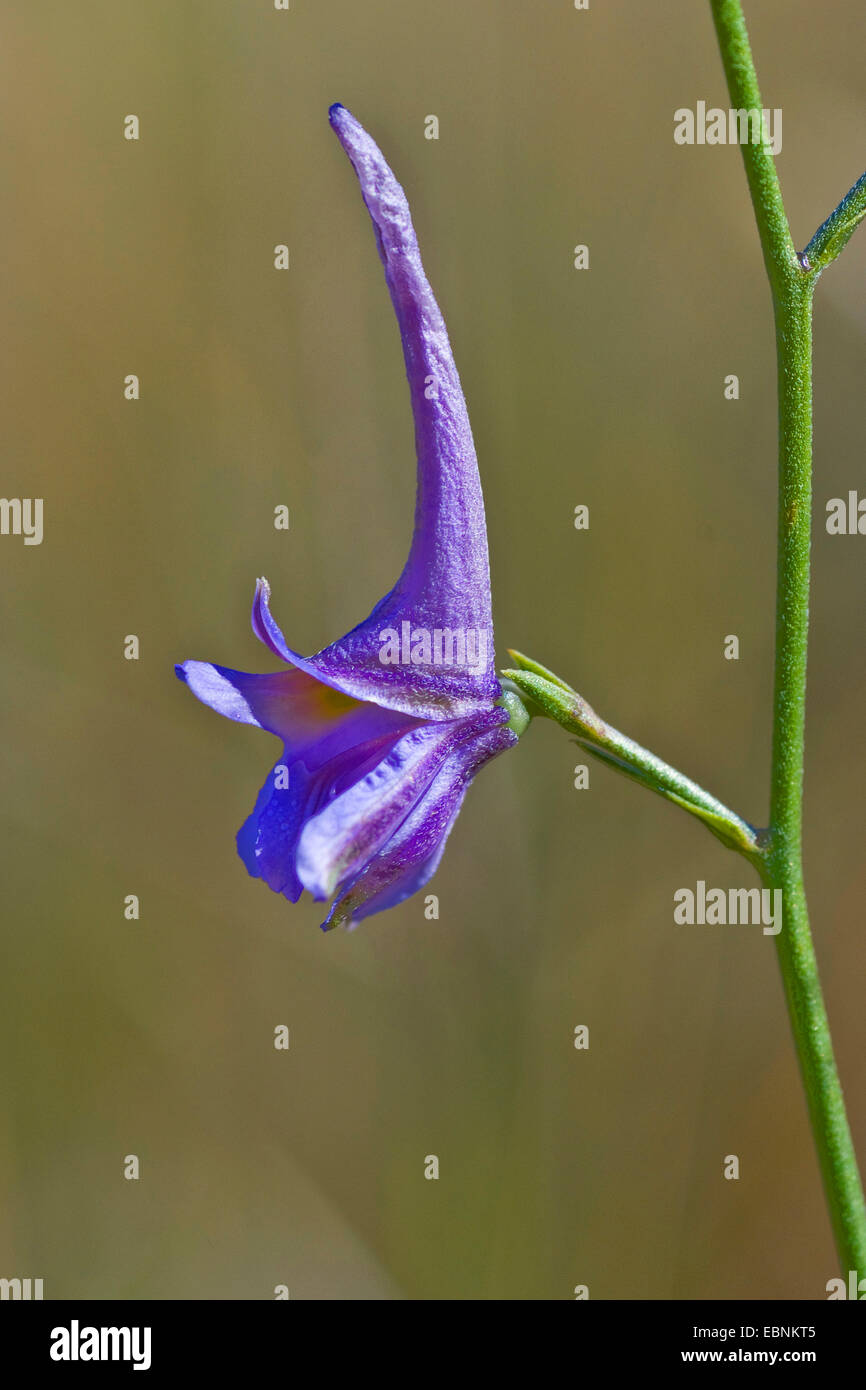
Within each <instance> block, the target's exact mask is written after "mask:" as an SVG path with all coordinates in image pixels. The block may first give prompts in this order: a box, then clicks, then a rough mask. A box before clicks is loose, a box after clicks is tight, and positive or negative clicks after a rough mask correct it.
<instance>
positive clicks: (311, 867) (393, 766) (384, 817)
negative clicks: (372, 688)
mask: <svg viewBox="0 0 866 1390" xmlns="http://www.w3.org/2000/svg"><path fill="white" fill-rule="evenodd" d="M505 720H507V714H506V713H505V711H504V710H502V709H499V708H497V709H491V710H488V711H486V712H485V713H484V714H483V715H481V716H477V717H475V718H473V719H464V720H451V721H449V722H448V723H438V724H434V723H430V724H425V725H423V726H422V727H421V728H419V729H413V730H412V731H411V732H410V733H408V734H404V736H403V737H402V738H401V739H400V740H399V742H398V743H396V744H395V745H394V746H393V747H392V748H391V749H390V751H389V753H388V755H387V757H385V758H383V759H382V760H381V762H379V763H378V764H377V765H376V766H375V767H374V768H373V769H372V771H370V772H368V773H367V775H366V777H363V778H361V779H360V780H358V781H356V782H355V783H354V784H353V785H352V786H351V787H350V788H349V789H348V790H347V791H344V792H343V793H342V794H340V795H338V796H335V797H334V798H333V799H331V800H330V801H328V802H327V804H326V805H325V806H324V807H323V809H322V810H321V811H319V812H318V814H317V815H315V816H313V817H312V818H311V819H310V820H309V821H308V823H307V825H306V826H305V827H304V831H303V834H302V835H301V838H300V842H299V844H298V855H297V870H298V876H299V878H300V880H301V882H302V883H303V885H304V887H305V888H307V889H308V890H309V891H310V893H312V895H313V897H314V898H318V899H319V900H322V899H325V898H330V897H332V896H333V894H334V893H335V892H336V891H338V890H340V889H342V888H343V886H344V885H345V884H346V883H348V882H350V881H351V880H353V879H354V878H356V877H357V876H358V874H359V873H360V872H361V870H362V869H363V868H364V867H365V865H366V864H367V863H369V861H370V860H371V859H372V857H373V856H374V855H375V854H376V853H378V851H379V850H380V849H381V848H382V846H383V845H384V844H386V842H387V841H388V840H389V839H390V838H391V837H392V835H393V834H394V832H395V831H396V829H397V828H398V826H399V825H400V824H401V822H402V821H404V820H405V819H406V817H407V815H408V814H409V812H410V811H411V810H412V808H413V806H415V805H416V803H417V802H418V801H419V800H420V799H421V797H423V796H424V794H425V792H426V791H427V789H428V788H429V786H430V784H431V783H432V781H433V779H434V777H435V776H436V774H437V773H438V771H439V770H440V768H441V767H442V764H443V763H444V761H445V759H446V758H447V757H448V756H449V755H450V754H451V753H452V752H453V751H454V750H455V749H456V748H457V747H459V746H460V745H461V744H463V743H466V742H467V741H468V740H470V739H472V738H474V737H476V736H477V735H478V734H479V733H483V732H485V731H486V730H489V729H491V728H496V727H497V726H498V725H499V724H501V723H503V722H504V721H505Z"/></svg>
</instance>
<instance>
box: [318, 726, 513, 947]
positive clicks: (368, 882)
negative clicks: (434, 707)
mask: <svg viewBox="0 0 866 1390" xmlns="http://www.w3.org/2000/svg"><path fill="white" fill-rule="evenodd" d="M516 741H517V736H516V735H515V734H514V733H512V731H511V730H510V729H509V728H508V727H507V725H501V726H500V727H499V728H495V729H492V730H489V731H488V732H486V733H483V734H477V735H475V736H474V737H473V738H470V739H469V740H467V741H466V742H465V743H462V744H460V745H459V746H458V747H457V748H455V749H454V750H453V751H452V752H451V753H450V755H449V756H448V757H447V758H446V760H445V762H444V764H443V765H442V767H441V769H440V771H439V772H438V773H437V775H436V777H435V778H434V779H433V782H432V784H431V785H430V787H429V788H428V790H427V792H426V794H425V795H424V796H423V797H422V798H421V799H420V801H418V802H417V803H416V805H415V807H414V808H413V810H412V811H411V812H410V814H409V815H408V816H407V817H406V819H405V820H404V821H403V822H402V824H401V825H400V826H399V827H398V829H397V830H396V831H395V833H394V834H393V835H392V837H391V839H390V840H388V842H387V843H386V844H385V845H384V847H383V848H382V849H381V850H380V852H379V853H378V854H377V855H376V856H375V857H374V858H373V859H372V860H371V861H370V862H369V864H367V866H366V868H364V869H362V871H361V872H360V873H359V874H358V876H357V877H356V878H355V879H354V880H353V881H352V882H351V883H350V884H349V886H348V887H347V888H346V889H345V891H344V892H343V893H342V896H341V897H339V898H338V899H337V901H336V902H335V903H334V905H333V907H332V908H331V911H330V912H329V914H328V916H327V918H326V920H325V921H324V922H323V923H322V927H323V930H325V931H328V930H330V929H331V928H332V927H337V926H344V927H352V926H354V925H355V924H356V923H358V922H360V921H361V920H362V919H363V918H364V917H370V916H372V914H373V913H376V912H382V911H384V909H385V908H388V907H393V906H394V905H395V904H396V903H399V902H402V901H403V900H404V899H405V898H408V897H410V896H411V895H412V894H413V893H415V892H417V891H418V889H419V888H422V887H423V886H424V884H425V883H427V882H428V881H429V880H430V879H431V878H432V876H433V874H434V873H435V872H436V869H437V867H438V865H439V861H440V859H441V858H442V852H443V850H444V848H445V842H446V840H447V839H448V836H449V834H450V832H451V828H452V826H453V825H454V822H455V820H456V819H457V815H458V813H459V811H460V807H461V804H462V802H463V797H464V796H465V794H466V789H467V787H468V786H469V783H470V782H471V781H472V778H473V777H474V776H475V774H476V773H477V772H478V771H479V769H480V768H481V767H483V766H484V764H485V763H486V762H489V761H490V759H491V758H495V757H496V756H497V754H499V753H502V752H504V750H505V749H506V748H510V747H512V745H513V744H514V743H516Z"/></svg>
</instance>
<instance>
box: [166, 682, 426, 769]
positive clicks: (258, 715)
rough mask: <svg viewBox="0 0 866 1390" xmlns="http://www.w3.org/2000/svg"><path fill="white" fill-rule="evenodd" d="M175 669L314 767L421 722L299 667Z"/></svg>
mask: <svg viewBox="0 0 866 1390" xmlns="http://www.w3.org/2000/svg"><path fill="white" fill-rule="evenodd" d="M175 669H176V671H177V674H178V676H179V677H180V679H181V680H183V681H185V682H186V684H187V685H188V686H189V688H190V690H191V691H192V693H193V694H194V695H195V696H196V697H197V698H198V699H199V700H201V701H202V703H203V704H206V705H209V706H210V707H211V709H214V710H216V711H217V713H218V714H222V715H225V717H226V718H227V719H234V720H236V721H238V722H239V723H242V724H253V725H255V726H256V727H258V728H261V729H266V730H267V731H268V733H272V734H276V735H277V736H278V737H279V738H281V739H282V740H283V742H284V743H285V745H286V751H287V755H288V757H289V760H290V761H291V760H293V759H294V758H301V757H302V758H303V759H304V760H305V762H306V764H307V766H308V767H309V768H311V769H313V768H317V767H320V766H321V765H322V764H323V763H326V762H328V761H329V760H330V759H332V758H334V757H335V756H337V755H338V754H340V753H342V752H343V751H344V750H345V749H347V748H351V747H354V746H356V745H360V744H366V743H369V742H370V741H371V740H374V739H375V740H382V739H387V740H391V741H393V740H394V739H396V738H398V737H399V736H400V735H401V734H402V733H405V732H406V731H407V730H408V729H411V728H415V727H417V726H418V723H419V721H417V720H415V719H412V718H409V717H408V716H406V715H403V714H399V713H397V712H396V711H394V710H388V709H384V708H382V707H380V706H378V705H371V704H362V703H360V702H359V701H358V700H353V699H351V698H350V697H349V696H347V695H344V694H342V693H341V692H340V691H338V690H336V689H334V688H333V687H332V686H330V685H324V684H323V683H322V682H321V681H318V680H316V679H315V678H314V677H312V676H309V675H307V674H306V673H305V672H304V671H301V670H297V669H292V670H288V671H278V672H276V673H274V674H270V675H251V674H248V673H247V672H246V671H233V670H231V669H230V668H229V667H228V666H215V665H212V664H211V663H210V662H208V661H185V662H184V663H183V664H182V665H181V666H177V667H176V668H175Z"/></svg>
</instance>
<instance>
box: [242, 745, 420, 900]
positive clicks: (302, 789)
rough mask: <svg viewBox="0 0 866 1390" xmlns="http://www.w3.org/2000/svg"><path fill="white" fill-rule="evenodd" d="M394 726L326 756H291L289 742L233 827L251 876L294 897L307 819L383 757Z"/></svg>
mask: <svg viewBox="0 0 866 1390" xmlns="http://www.w3.org/2000/svg"><path fill="white" fill-rule="evenodd" d="M398 737H399V735H398V734H396V733H394V732H393V731H391V732H387V733H383V732H379V733H378V735H376V736H374V737H372V738H370V739H368V740H367V741H366V742H363V743H354V744H352V745H351V746H347V747H345V748H343V749H342V750H340V751H339V752H337V753H335V755H334V756H333V757H332V758H330V759H329V760H328V761H326V762H325V761H319V760H317V759H314V758H311V757H310V756H309V755H305V757H304V758H303V759H302V758H295V759H294V760H293V759H292V756H291V753H290V750H289V749H288V748H286V749H284V750H283V757H282V759H281V760H280V762H278V763H276V764H275V766H274V767H273V768H272V769H271V771H270V773H269V774H268V777H267V780H266V782H265V784H264V786H263V787H262V789H261V791H260V792H259V795H258V799H257V801H256V805H255V808H254V810H253V812H252V815H250V816H249V817H248V818H247V820H246V821H245V822H244V824H243V825H242V826H241V828H240V830H239V831H238V836H237V846H238V854H239V855H240V857H241V859H242V860H243V861H244V863H245V864H246V867H247V871H248V873H250V874H251V875H252V877H253V878H261V879H264V881H265V883H267V885H268V887H269V888H272V889H273V891H274V892H275V893H284V894H285V896H286V897H287V898H289V899H290V900H291V901H292V902H297V900H298V898H299V897H300V896H301V893H302V891H303V887H304V885H303V884H302V883H301V879H300V877H299V876H298V871H297V853H298V842H299V840H300V838H301V834H302V832H303V830H304V826H305V825H306V823H307V821H308V820H310V819H311V818H312V817H314V816H316V815H317V814H318V813H319V812H320V811H321V809H322V808H323V807H324V806H325V805H326V804H327V802H328V800H329V798H331V797H334V796H339V795H340V794H341V793H343V792H344V791H345V790H346V788H348V787H351V786H352V785H353V784H354V783H355V782H357V781H358V780H359V779H361V778H364V777H366V776H367V775H368V774H369V773H370V772H371V771H372V769H373V768H374V767H376V766H377V765H378V764H379V763H381V762H382V760H383V759H385V758H387V757H388V755H389V754H390V752H391V749H392V747H393V745H394V742H395V740H396V739H397V738H398Z"/></svg>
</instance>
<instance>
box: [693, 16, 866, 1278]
mask: <svg viewBox="0 0 866 1390" xmlns="http://www.w3.org/2000/svg"><path fill="white" fill-rule="evenodd" d="M710 4H711V8H712V12H713V19H714V21H715V25H716V31H717V34H718V39H719V46H720V49H721V53H722V62H723V64H724V68H725V74H726V76H727V80H728V87H729V90H730V95H731V101H732V103H733V105H734V106H735V107H737V108H741V107H747V108H754V109H757V110H760V109H761V108H762V102H761V95H760V91H759V89H758V81H757V77H756V75H755V68H754V64H753V61H752V54H751V48H750V45H749V38H748V34H747V32H746V25H745V20H744V18H743V12H742V8H741V6H740V4H739V0H710ZM741 149H742V154H743V161H744V163H745V166H746V176H747V179H748V183H749V191H750V193H751V197H752V203H753V206H754V211H755V219H756V221H757V224H758V231H759V234H760V238H761V247H762V250H763V253H764V262H765V264H766V267H767V274H768V277H769V280H770V287H771V290H772V295H773V308H774V313H775V323H776V352H777V362H778V392H779V509H778V562H777V589H776V662H775V693H774V706H773V752H772V774H771V777H772V785H771V804H770V848H769V853H768V855H767V856H766V859H765V860H763V861H762V862H761V864H760V866H759V867H760V871H761V875H762V878H763V879H764V882H765V884H766V885H767V886H768V887H770V888H780V889H781V890H782V901H783V918H784V928H783V930H782V931H781V932H780V933H779V934H778V936H777V937H776V947H777V950H778V953H779V963H780V966H781V971H782V979H783V982H784V988H785V996H786V1000H787V1004H788V1012H789V1015H790V1019H791V1027H792V1030H793V1034H794V1042H795V1046H796V1050H797V1056H798V1059H799V1063H800V1070H801V1073H802V1077H803V1084H804V1087H805V1091H806V1097H807V1101H808V1106H809V1115H810V1119H811V1124H812V1131H813V1134H814V1137H815V1144H816V1147H817V1151H818V1159H819V1162H820V1166H821V1172H822V1175H823V1180H824V1187H825V1191H826V1195H827V1203H828V1206H829V1209H830V1217H831V1221H832V1224H833V1230H834V1233H835V1236H836V1244H837V1248H838V1252H839V1258H840V1260H841V1261H842V1265H843V1269H844V1270H845V1271H847V1270H852V1269H853V1270H856V1271H857V1274H858V1278H859V1277H863V1276H864V1275H866V1204H864V1199H863V1189H862V1185H861V1182H860V1175H859V1171H858V1167H857V1156H856V1153H855V1151H854V1145H853V1141H852V1139H851V1132H850V1128H849V1125H848V1119H847V1116H846V1113H845V1102H844V1099H843V1096H842V1087H841V1083H840V1081H839V1074H838V1071H837V1068H836V1062H835V1059H834V1056H833V1044H832V1041H831V1037H830V1027H829V1023H828V1019H827V1012H826V1009H825V1007H824V1000H823V996H822V992H821V983H820V978H819V974H818V963H817V960H816V957H815V949H814V946H813V943H812V934H811V931H810V928H809V917H808V911H807V907H806V892H805V887H804V882H803V866H802V863H803V861H802V802H803V750H804V730H805V709H806V650H807V641H808V625H809V578H810V559H809V546H810V524H811V503H812V291H813V289H814V283H815V280H816V279H817V276H818V274H819V273H820V270H821V269H823V267H824V265H826V264H828V263H829V261H830V260H832V259H833V255H836V254H838V252H839V251H840V250H841V249H842V246H844V244H845V242H846V241H847V239H848V237H849V236H850V235H851V232H852V231H853V230H854V227H855V226H856V225H857V223H858V222H859V220H860V218H861V217H862V216H863V215H864V210H866V191H864V189H863V188H861V187H860V185H856V186H855V188H854V189H852V191H851V193H850V194H849V195H848V198H847V199H846V200H843V203H842V204H841V205H840V208H845V206H846V203H847V204H848V206H847V209H846V211H845V212H840V210H839V209H837V213H834V214H833V217H831V218H830V219H828V222H827V223H825V224H824V227H822V228H820V229H819V231H818V232H817V233H816V234H815V237H814V238H813V239H812V242H810V243H809V246H810V248H812V253H811V254H809V253H808V248H807V253H804V257H803V258H800V257H798V256H797V254H796V252H795V250H794V243H793V241H792V238H791V233H790V230H789V228H788V219H787V216H786V213H785V207H784V203H783V201H782V194H781V190H780V188H779V182H778V178H777V177H776V170H775V165H774V163H773V158H772V155H771V153H770V150H769V148H768V147H767V145H766V144H765V143H764V142H763V141H762V142H761V143H759V144H757V145H751V144H744V145H742V146H741ZM861 183H862V181H861ZM837 214H839V216H838V218H837V222H836V223H835V224H834V225H833V226H832V227H831V226H830V224H832V223H833V218H836V217H837ZM827 228H830V230H829V231H826V230H825V229H827Z"/></svg>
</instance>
